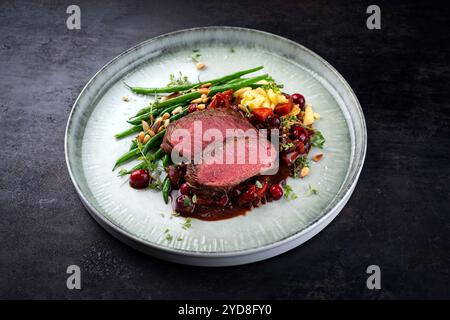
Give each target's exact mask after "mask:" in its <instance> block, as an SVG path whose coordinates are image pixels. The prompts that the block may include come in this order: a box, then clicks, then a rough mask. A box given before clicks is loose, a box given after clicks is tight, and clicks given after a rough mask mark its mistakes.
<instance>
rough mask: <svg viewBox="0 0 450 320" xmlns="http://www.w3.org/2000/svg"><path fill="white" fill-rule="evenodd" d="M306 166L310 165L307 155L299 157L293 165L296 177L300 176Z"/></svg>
mask: <svg viewBox="0 0 450 320" xmlns="http://www.w3.org/2000/svg"><path fill="white" fill-rule="evenodd" d="M305 167H309V160H308V158H306V156H302V157H298V158H297V159H296V160H295V162H294V166H293V170H294V178H298V177H299V176H300V171H302V169H303V168H305Z"/></svg>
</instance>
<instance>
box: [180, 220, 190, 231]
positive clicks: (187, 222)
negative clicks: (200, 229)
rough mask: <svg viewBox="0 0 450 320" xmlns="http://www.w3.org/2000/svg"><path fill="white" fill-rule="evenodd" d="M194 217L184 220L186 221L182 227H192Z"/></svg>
mask: <svg viewBox="0 0 450 320" xmlns="http://www.w3.org/2000/svg"><path fill="white" fill-rule="evenodd" d="M191 222H192V218H186V220H185V221H184V223H183V224H182V228H183V229H184V230H187V229H189V228H190V227H192V223H191Z"/></svg>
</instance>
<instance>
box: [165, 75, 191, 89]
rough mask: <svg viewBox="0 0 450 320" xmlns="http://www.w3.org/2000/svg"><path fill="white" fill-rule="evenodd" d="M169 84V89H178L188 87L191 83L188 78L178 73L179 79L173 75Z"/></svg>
mask: <svg viewBox="0 0 450 320" xmlns="http://www.w3.org/2000/svg"><path fill="white" fill-rule="evenodd" d="M169 80H170V81H169V83H168V84H167V86H168V87H178V86H187V85H190V84H191V83H190V82H189V80H188V77H187V76H184V75H183V74H182V73H181V72H178V78H177V77H175V75H173V74H171V75H170V76H169Z"/></svg>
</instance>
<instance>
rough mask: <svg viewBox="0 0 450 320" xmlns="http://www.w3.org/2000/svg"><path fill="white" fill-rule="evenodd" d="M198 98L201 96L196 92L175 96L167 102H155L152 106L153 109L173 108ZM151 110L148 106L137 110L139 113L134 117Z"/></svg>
mask: <svg viewBox="0 0 450 320" xmlns="http://www.w3.org/2000/svg"><path fill="white" fill-rule="evenodd" d="M200 96H201V94H200V92H197V91H195V92H189V93H186V94H183V95H180V96H177V97H175V98H171V99H168V100H165V101H162V102H156V103H155V104H154V105H153V108H156V109H160V108H166V107H170V106H173V105H176V104H180V103H183V102H186V101H191V100H194V99H197V98H200ZM151 108H152V107H151V106H150V107H147V108H144V109H141V110H139V112H138V113H137V115H136V116H140V115H142V114H144V113H148V112H149V111H150V109H151Z"/></svg>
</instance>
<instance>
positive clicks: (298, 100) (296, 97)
mask: <svg viewBox="0 0 450 320" xmlns="http://www.w3.org/2000/svg"><path fill="white" fill-rule="evenodd" d="M291 97H292V102H294V104H298V106H299V107H300V108H301V109H303V107H304V106H305V97H304V96H303V95H301V94H300V93H294V94H293V95H291Z"/></svg>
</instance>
